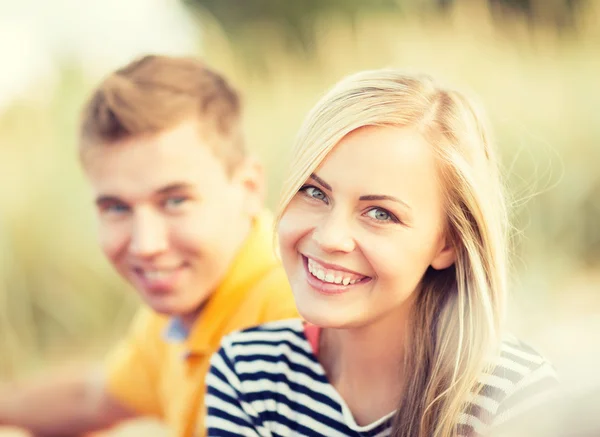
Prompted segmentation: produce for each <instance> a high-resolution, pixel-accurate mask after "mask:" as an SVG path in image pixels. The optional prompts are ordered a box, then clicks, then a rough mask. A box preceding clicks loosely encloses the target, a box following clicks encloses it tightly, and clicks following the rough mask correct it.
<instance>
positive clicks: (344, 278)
mask: <svg viewBox="0 0 600 437" xmlns="http://www.w3.org/2000/svg"><path fill="white" fill-rule="evenodd" d="M308 271H309V272H310V273H311V274H312V275H313V276H315V277H317V278H318V279H319V280H321V281H323V282H329V283H330V284H341V285H352V284H355V283H357V282H358V281H360V280H361V279H362V277H360V276H357V275H352V274H350V273H346V272H340V271H337V270H331V269H326V268H324V267H323V266H321V265H320V264H318V263H317V262H316V261H313V260H311V259H309V260H308Z"/></svg>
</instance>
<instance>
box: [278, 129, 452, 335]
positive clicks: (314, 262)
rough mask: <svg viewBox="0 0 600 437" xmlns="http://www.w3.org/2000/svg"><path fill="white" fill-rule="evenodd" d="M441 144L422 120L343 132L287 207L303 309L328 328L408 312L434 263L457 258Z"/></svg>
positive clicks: (284, 230) (293, 275)
mask: <svg viewBox="0 0 600 437" xmlns="http://www.w3.org/2000/svg"><path fill="white" fill-rule="evenodd" d="M443 230H444V209H443V199H442V189H441V187H440V183H439V178H438V174H437V168H436V163H435V158H434V156H433V152H432V147H431V146H430V145H429V144H428V143H427V141H426V139H425V138H424V137H423V136H422V135H421V134H420V133H418V132H417V131H416V130H415V129H412V128H395V127H372V126H369V127H363V128H361V129H358V130H356V131H354V132H352V133H351V134H349V135H347V136H346V137H345V138H344V139H343V140H342V141H340V142H339V143H338V144H337V146H336V147H335V148H334V149H333V151H332V152H331V153H330V154H329V155H328V156H327V158H326V159H325V160H324V161H323V162H322V163H321V165H320V166H319V167H318V168H317V170H316V171H315V172H314V173H313V174H312V175H311V177H310V178H309V179H308V180H307V181H306V182H305V184H304V185H303V187H302V188H301V189H300V190H299V191H298V193H297V194H296V195H295V197H294V198H293V199H292V200H291V202H290V203H289V205H288V206H287V208H286V210H285V212H284V214H283V216H282V218H281V221H280V223H279V229H278V232H279V241H280V247H281V255H282V260H283V264H284V267H285V269H286V272H287V274H288V277H289V280H290V283H291V285H292V289H293V292H294V296H295V299H296V303H297V306H298V309H299V311H300V313H301V314H302V316H303V317H304V318H306V319H307V320H308V321H310V322H312V323H314V324H317V325H320V326H324V327H339V328H341V327H356V326H364V325H368V324H370V323H372V322H374V321H376V320H380V319H381V318H382V317H384V316H386V315H388V314H390V313H396V312H397V311H401V312H402V311H403V308H404V309H406V304H407V303H408V302H410V301H411V297H412V296H414V294H415V290H416V289H417V288H418V285H419V282H420V281H421V278H422V276H423V274H424V273H425V271H426V270H427V268H428V267H429V266H432V267H434V268H437V269H443V268H446V267H448V266H450V265H451V264H452V263H453V261H454V254H453V251H452V249H451V248H450V247H449V245H447V244H446V239H445V236H444V232H443Z"/></svg>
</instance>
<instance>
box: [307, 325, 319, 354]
mask: <svg viewBox="0 0 600 437" xmlns="http://www.w3.org/2000/svg"><path fill="white" fill-rule="evenodd" d="M304 335H305V336H306V339H307V340H308V342H309V343H310V347H311V348H312V350H313V353H314V354H315V355H319V337H320V335H321V327H320V326H316V325H311V324H310V323H305V324H304Z"/></svg>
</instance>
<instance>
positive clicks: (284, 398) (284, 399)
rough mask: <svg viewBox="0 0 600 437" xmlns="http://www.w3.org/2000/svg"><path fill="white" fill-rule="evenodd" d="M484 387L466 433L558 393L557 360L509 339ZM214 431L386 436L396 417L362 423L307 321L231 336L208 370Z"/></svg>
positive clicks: (463, 427) (213, 435) (463, 423)
mask: <svg viewBox="0 0 600 437" xmlns="http://www.w3.org/2000/svg"><path fill="white" fill-rule="evenodd" d="M481 382H482V383H483V390H482V391H481V392H480V393H479V394H477V395H473V397H472V399H471V405H470V407H469V408H467V410H466V411H465V413H463V414H462V416H461V417H460V419H459V424H457V425H458V429H459V430H460V431H459V432H460V434H461V435H465V436H478V435H484V434H486V433H487V432H488V431H489V429H490V427H491V426H496V425H501V424H502V423H504V422H506V421H507V420H509V419H511V418H512V417H513V416H515V415H517V414H519V413H520V412H521V411H523V410H525V409H528V408H529V407H531V406H533V405H535V404H539V403H540V402H541V401H543V400H546V399H547V398H548V397H549V396H550V395H551V394H552V393H555V390H554V389H555V388H556V385H557V383H556V376H555V372H554V370H553V368H552V366H551V365H550V364H549V362H548V361H546V360H545V359H544V358H542V357H541V356H540V355H538V354H537V353H536V352H535V351H533V350H532V349H530V348H529V347H527V346H526V345H524V344H523V343H521V342H519V341H517V340H507V341H505V342H504V343H503V345H502V352H501V355H500V356H499V357H498V359H497V363H496V365H495V369H494V370H493V372H491V373H489V374H484V375H482V379H481ZM206 383H207V394H206V406H207V414H208V417H207V420H206V425H207V428H208V436H209V437H217V436H219V437H225V436H227V437H233V436H245V437H279V436H281V437H284V436H292V435H293V436H311V437H312V436H327V437H348V436H352V437H354V436H357V437H358V436H364V437H385V436H388V435H389V434H390V431H391V430H390V421H391V418H392V416H393V413H391V414H390V415H388V416H385V417H382V418H381V419H379V420H378V421H376V422H374V423H371V424H369V425H366V426H359V425H357V424H356V422H355V421H354V418H353V417H352V413H351V412H350V409H349V408H348V407H347V405H346V404H345V402H344V400H343V399H342V398H341V396H340V395H339V394H338V392H337V391H336V390H335V388H334V387H333V386H332V385H331V384H330V383H329V382H328V380H327V377H326V375H325V370H324V369H323V367H322V366H321V364H320V363H319V361H318V360H317V357H316V356H315V355H314V353H313V349H312V346H311V344H310V342H309V340H308V339H307V337H306V335H305V330H304V324H303V322H302V321H301V320H286V321H280V322H272V323H268V324H265V325H262V326H259V327H256V328H250V329H246V330H244V331H239V332H236V333H233V334H230V335H228V336H226V337H225V338H224V339H223V341H222V347H221V349H220V350H219V351H218V352H217V353H216V354H215V355H214V356H213V358H212V360H211V368H210V371H209V373H208V375H207V380H206Z"/></svg>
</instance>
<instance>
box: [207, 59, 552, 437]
mask: <svg viewBox="0 0 600 437" xmlns="http://www.w3.org/2000/svg"><path fill="white" fill-rule="evenodd" d="M289 174H290V176H289V178H288V180H287V181H286V183H285V187H284V193H283V198H282V201H281V205H280V213H279V222H278V234H279V244H280V250H281V256H282V260H283V264H284V267H285V270H286V273H287V275H288V277H289V280H290V283H291V285H292V289H293V292H294V297H295V299H296V304H297V306H298V309H299V311H300V313H301V315H302V316H303V318H304V320H303V321H301V320H291V321H284V322H279V323H274V324H268V325H263V326H261V327H258V328H254V329H249V330H246V331H244V332H238V333H235V334H232V335H231V336H229V337H227V338H226V339H225V340H224V341H223V343H222V348H221V350H220V351H219V352H218V353H217V354H216V355H215V356H214V357H213V360H212V368H211V370H210V373H209V376H208V378H207V385H208V396H207V400H206V403H207V405H208V422H207V425H208V435H209V436H225V435H226V436H260V437H267V436H291V435H294V436H327V437H334V436H340V437H342V436H395V437H400V436H401V437H432V436H433V437H447V436H479V435H487V434H488V433H490V432H491V431H493V430H495V429H499V427H500V425H501V424H502V423H504V422H506V421H508V420H509V419H511V417H514V416H515V415H517V414H519V413H520V412H522V411H523V410H525V409H527V408H530V407H532V405H534V404H536V403H539V402H540V401H542V400H543V399H544V398H546V397H547V396H549V395H550V393H551V392H553V389H554V387H555V384H556V379H555V375H554V371H553V369H552V366H551V365H550V364H549V363H548V362H547V361H546V360H545V359H544V358H543V357H541V356H540V355H538V354H537V353H536V352H535V351H533V350H532V349H530V348H529V347H527V346H526V345H524V344H523V343H521V342H519V341H518V340H516V339H511V338H509V337H507V336H506V335H505V333H504V332H503V329H502V320H503V311H504V304H505V294H506V264H507V261H506V254H507V248H506V228H507V216H506V211H505V203H504V201H503V195H502V187H501V182H500V176H499V172H498V168H497V162H496V156H495V153H494V150H493V147H492V144H491V141H490V138H489V134H488V131H487V130H486V128H485V127H484V125H483V123H482V118H481V115H480V114H479V113H478V112H477V111H476V109H475V107H474V105H473V104H472V103H471V102H470V101H469V100H468V99H467V98H466V97H465V96H463V95H462V94H461V93H459V92H456V91H453V90H448V89H445V88H441V87H439V86H438V85H436V84H435V83H434V82H433V81H432V80H431V79H430V78H428V77H421V76H409V75H404V74H401V73H400V72H396V71H390V70H379V71H367V72H362V73H359V74H356V75H353V76H350V77H348V78H346V79H344V80H342V81H341V82H340V83H338V84H337V85H336V86H335V87H334V88H333V89H332V90H331V91H330V92H329V93H328V94H326V95H325V96H324V97H323V98H322V99H321V101H320V102H319V103H318V104H317V105H316V107H315V108H314V109H313V110H312V111H311V112H310V113H309V115H308V118H307V119H306V121H305V123H304V125H303V127H302V129H301V131H300V134H299V136H298V139H297V144H296V148H295V152H294V156H293V160H292V168H291V171H290V173H289Z"/></svg>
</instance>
